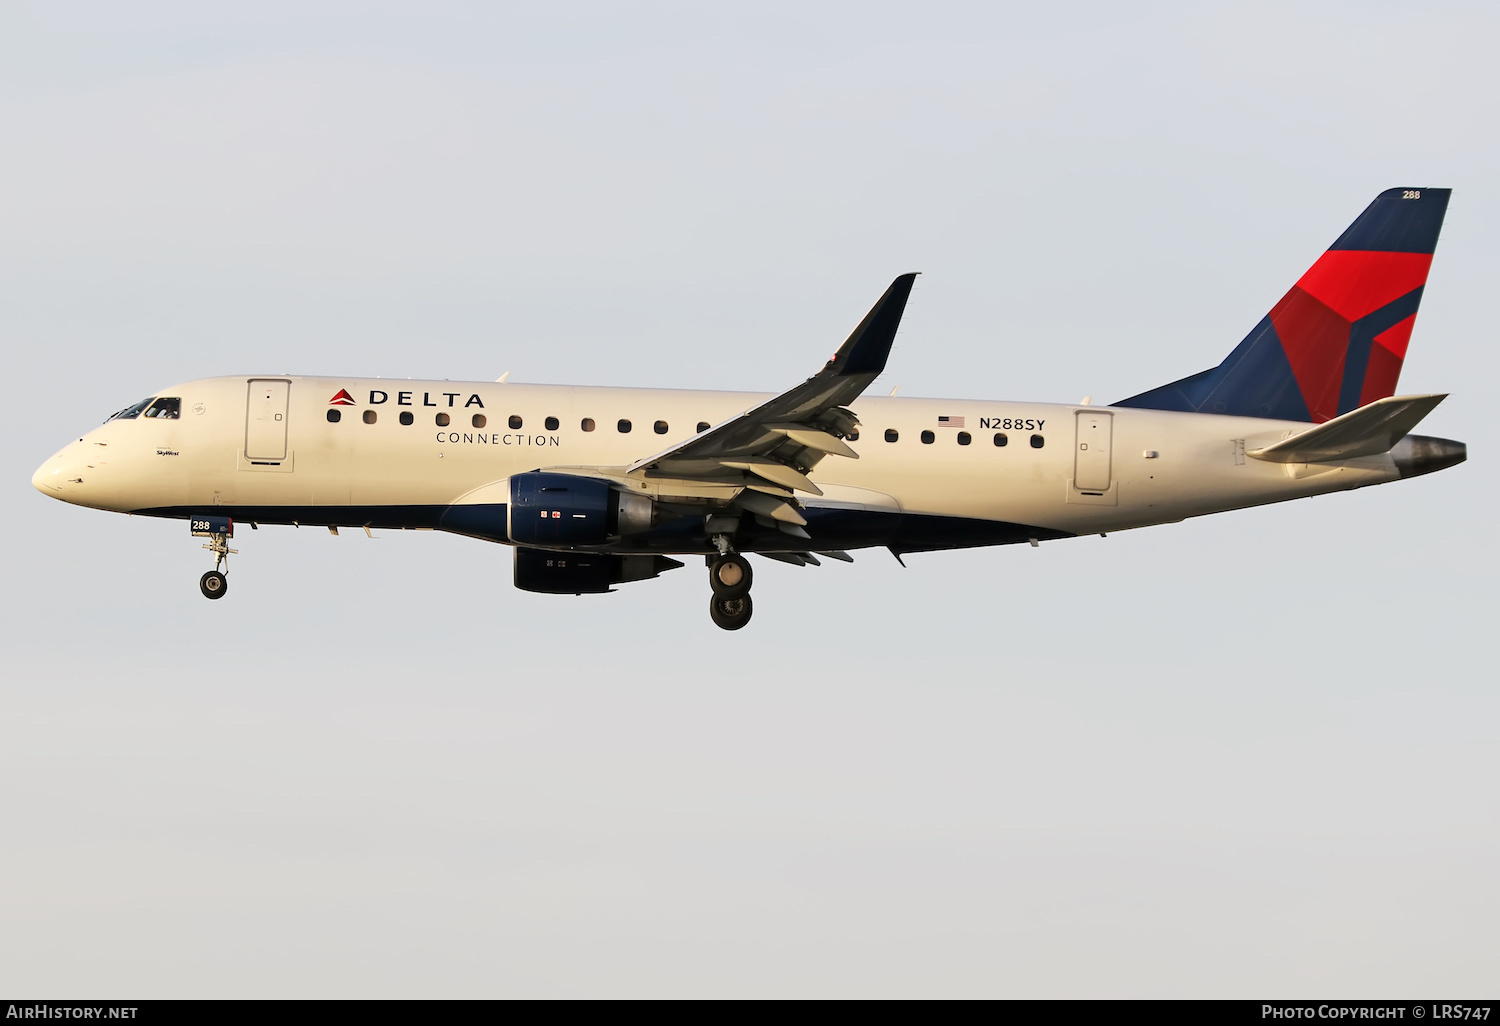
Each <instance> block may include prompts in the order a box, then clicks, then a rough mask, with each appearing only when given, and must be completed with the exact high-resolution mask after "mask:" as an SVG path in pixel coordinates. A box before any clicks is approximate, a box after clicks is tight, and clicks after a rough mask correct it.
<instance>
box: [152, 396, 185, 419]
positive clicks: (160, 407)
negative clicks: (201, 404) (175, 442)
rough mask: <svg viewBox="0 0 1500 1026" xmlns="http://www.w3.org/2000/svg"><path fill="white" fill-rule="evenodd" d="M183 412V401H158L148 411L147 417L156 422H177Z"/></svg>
mask: <svg viewBox="0 0 1500 1026" xmlns="http://www.w3.org/2000/svg"><path fill="white" fill-rule="evenodd" d="M181 412H182V400H181V399H158V400H156V402H154V403H152V404H151V408H150V409H149V410H147V411H146V416H147V417H152V418H155V419H156V420H176V419H177V417H178V415H179V414H180V413H181Z"/></svg>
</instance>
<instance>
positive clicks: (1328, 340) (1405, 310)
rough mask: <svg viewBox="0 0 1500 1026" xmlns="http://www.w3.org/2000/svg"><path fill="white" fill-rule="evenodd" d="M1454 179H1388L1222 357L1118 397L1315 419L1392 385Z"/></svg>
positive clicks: (1158, 405)
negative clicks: (1413, 183)
mask: <svg viewBox="0 0 1500 1026" xmlns="http://www.w3.org/2000/svg"><path fill="white" fill-rule="evenodd" d="M1452 191H1453V190H1451V189H1387V190H1386V191H1385V192H1382V193H1381V194H1380V195H1379V196H1377V197H1375V202H1374V203H1371V204H1370V205H1369V206H1368V207H1366V208H1365V212H1364V213H1363V214H1360V215H1359V217H1358V218H1357V219H1356V220H1355V222H1354V223H1353V224H1352V225H1350V226H1349V230H1348V231H1346V232H1344V234H1343V235H1340V236H1339V238H1338V241H1337V242H1335V243H1334V244H1333V245H1332V246H1330V247H1329V248H1328V252H1326V253H1324V254H1323V255H1322V256H1321V257H1320V258H1319V259H1318V262H1317V263H1315V264H1313V265H1312V267H1311V269H1309V270H1308V272H1307V273H1306V274H1304V275H1303V276H1302V278H1301V279H1300V280H1299V281H1298V282H1297V284H1295V285H1293V286H1292V290H1291V291H1290V292H1288V293H1287V294H1286V295H1285V296H1283V297H1282V299H1281V302H1279V303H1277V304H1276V305H1275V306H1274V307H1272V308H1271V312H1270V313H1269V314H1267V315H1266V316H1265V317H1264V318H1262V319H1261V322H1260V323H1259V324H1257V325H1256V326H1255V329H1254V330H1253V331H1251V332H1250V334H1249V335H1247V336H1245V340H1244V341H1243V342H1241V343H1240V344H1239V345H1238V346H1236V347H1235V350H1234V352H1232V353H1230V354H1229V356H1228V357H1227V358H1226V359H1225V360H1224V362H1223V363H1221V364H1219V366H1217V367H1215V368H1213V369H1212V370H1206V371H1203V372H1202V373H1199V374H1194V375H1193V376H1192V377H1188V378H1183V379H1182V380H1181V381H1174V382H1172V383H1171V384H1170V385H1162V386H1161V387H1160V388H1154V389H1152V390H1151V391H1149V392H1142V393H1141V394H1140V395H1137V396H1132V397H1130V398H1129V399H1125V400H1122V401H1121V402H1118V403H1115V405H1116V406H1135V407H1141V408H1144V409H1148V410H1181V411H1184V412H1192V413H1223V414H1230V415H1234V416H1240V417H1272V418H1275V419H1277V420H1306V421H1312V422H1313V423H1317V424H1321V423H1323V422H1324V421H1328V420H1332V419H1333V418H1335V417H1338V416H1340V415H1342V414H1345V413H1348V412H1350V411H1351V410H1355V409H1358V408H1359V407H1361V406H1364V405H1365V404H1366V403H1371V402H1374V401H1375V400H1377V399H1384V398H1386V397H1387V396H1390V395H1394V394H1395V392H1396V380H1397V378H1398V377H1399V376H1400V374H1401V363H1402V360H1403V359H1405V357H1406V346H1407V342H1408V341H1410V339H1411V329H1412V324H1413V323H1414V322H1415V321H1416V318H1417V307H1418V305H1419V304H1420V303H1421V302H1422V289H1423V287H1424V286H1425V285H1426V283H1427V270H1428V268H1429V267H1431V266H1432V253H1433V250H1435V249H1436V248H1437V240H1438V232H1439V231H1440V230H1441V229H1442V227H1443V215H1444V214H1445V213H1446V212H1447V210H1448V197H1449V195H1450V194H1451V193H1452Z"/></svg>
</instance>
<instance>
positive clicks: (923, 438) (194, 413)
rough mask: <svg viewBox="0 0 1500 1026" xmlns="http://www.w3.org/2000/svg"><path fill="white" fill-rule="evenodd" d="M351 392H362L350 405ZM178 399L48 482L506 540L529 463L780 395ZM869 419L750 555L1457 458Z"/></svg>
mask: <svg viewBox="0 0 1500 1026" xmlns="http://www.w3.org/2000/svg"><path fill="white" fill-rule="evenodd" d="M268 393H269V394H268ZM341 393H342V394H344V395H345V396H346V397H347V398H346V399H344V400H343V401H342V402H341V403H340V404H338V405H334V404H331V402H330V399H331V397H335V396H338V395H339V394H341ZM157 394H158V395H159V396H170V397H174V398H177V399H179V400H180V404H179V411H180V412H179V414H178V416H177V417H175V418H170V419H169V418H148V417H136V418H133V419H117V420H111V421H108V422H106V423H105V424H103V425H102V426H100V427H97V428H95V429H94V430H92V431H90V432H89V433H88V434H86V435H84V436H83V437H82V438H79V439H78V440H77V441H75V442H73V443H71V444H69V445H68V446H66V447H65V448H64V449H62V450H61V451H60V452H58V453H57V454H56V455H55V456H53V457H52V458H51V459H50V460H48V461H47V462H46V463H45V464H44V465H43V466H42V467H41V468H40V469H39V470H38V471H37V474H36V477H35V478H34V483H35V484H36V485H37V487H38V488H40V489H41V490H42V491H43V492H45V493H47V494H50V495H54V496H55V497H57V498H60V499H64V500H66V501H68V502H73V503H77V504H79V505H84V506H91V507H95V508H98V509H106V510H113V511H117V512H125V513H134V514H147V515H154V516H168V517H183V518H186V517H191V516H193V515H198V514H205V513H219V514H222V515H224V516H229V517H232V518H234V519H235V520H238V521H254V522H258V523H273V524H277V523H282V524H291V523H297V524H310V525H329V526H347V527H362V526H369V527H382V528H411V529H447V530H455V531H457V532H458V533H462V534H469V535H476V536H479V537H485V538H490V539H491V540H495V541H506V540H507V539H506V537H505V530H504V526H503V525H504V506H505V503H506V495H507V489H506V482H507V480H508V479H509V478H510V477H511V476H512V475H515V474H520V473H524V472H527V471H532V470H536V469H538V468H548V469H563V470H566V469H567V468H598V467H618V466H623V465H628V464H631V463H633V462H635V461H637V460H640V459H642V458H643V457H648V456H650V455H652V454H653V453H656V452H659V451H662V450H666V449H668V448H670V447H671V446H673V445H674V444H676V443H680V442H682V441H684V440H685V439H687V438H690V437H692V436H693V435H695V434H697V433H698V432H699V431H700V430H702V429H703V428H706V427H709V426H712V425H718V424H720V423H721V422H723V421H725V420H727V419H729V418H733V417H735V416H737V415H739V414H740V413H742V412H743V411H745V410H746V409H749V408H752V407H755V406H757V405H758V404H760V403H762V402H764V401H766V400H767V399H768V398H770V395H769V394H762V393H749V392H718V391H687V390H667V389H637V388H605V387H573V386H554V385H527V384H497V383H493V382H490V383H479V382H453V381H411V380H390V379H380V378H376V379H349V378H322V377H298V376H288V375H266V376H259V377H221V378H208V379H202V380H198V381H190V382H186V383H183V384H181V385H176V386H173V387H171V388H167V389H163V390H161V391H160V392H158V393H157ZM853 409H854V411H855V413H857V415H858V416H859V419H860V425H861V426H860V428H859V431H858V434H857V437H854V438H851V439H849V441H848V444H849V445H850V447H851V448H852V449H853V450H854V451H855V452H856V453H857V454H858V457H859V458H858V459H825V460H824V461H822V462H821V463H820V464H819V465H818V467H817V468H816V470H815V471H813V472H812V473H811V478H812V480H813V481H814V482H815V483H816V484H817V486H818V487H819V488H820V489H821V491H822V493H823V494H822V495H821V496H804V497H803V505H804V506H805V507H806V508H807V512H808V519H809V525H808V527H809V531H810V533H811V537H812V540H811V541H799V540H797V539H793V538H789V537H784V536H782V535H779V534H778V533H776V532H775V531H774V530H768V531H766V532H764V537H763V538H762V539H761V543H760V544H758V545H746V546H744V547H745V548H746V549H747V550H749V551H756V550H766V551H775V550H778V549H779V550H786V551H796V550H806V549H809V548H823V547H831V548H839V549H850V548H860V547H865V546H870V545H887V546H890V547H892V548H894V549H896V550H897V551H898V552H900V551H916V550H927V549H942V548H958V547H966V546H972V545H985V544H1004V543H1008V542H1019V541H1027V540H1031V539H1039V540H1046V539H1051V538H1059V537H1066V536H1071V535H1082V534H1096V533H1103V532H1109V531H1119V530H1124V529H1127V528H1134V527H1143V526H1147V525H1151V524H1161V523H1169V522H1174V521H1179V520H1182V519H1184V518H1186V517H1192V516H1198V515H1202V514H1206V513H1214V512H1219V511H1223V510H1229V509H1235V508H1240V507H1245V506H1253V505H1259V504H1263V503H1269V502H1278V501H1282V500H1286V499H1293V498H1300V497H1303V496H1309V495H1317V494H1321V493H1324V492H1331V491H1340V490H1344V489H1350V488H1359V487H1363V486H1365V485H1372V484H1380V483H1382V482H1386V481H1392V480H1396V479H1398V478H1400V477H1403V476H1411V475H1412V474H1414V473H1421V472H1425V470H1427V469H1437V468H1436V467H1435V466H1434V467H1430V468H1429V467H1426V466H1422V465H1420V460H1418V459H1415V458H1414V457H1413V455H1412V444H1411V440H1410V439H1409V440H1407V441H1406V442H1403V443H1402V444H1401V445H1398V446H1397V447H1396V448H1395V449H1394V450H1392V451H1391V452H1388V453H1382V454H1380V455H1377V456H1366V457H1361V458H1357V459H1352V460H1346V461H1341V462H1337V463H1322V464H1283V463H1268V462H1263V461H1261V460H1257V459H1252V458H1246V456H1245V453H1246V451H1247V450H1252V451H1253V450H1254V449H1256V448H1258V447H1260V446H1264V445H1268V444H1272V443H1274V442H1277V441H1280V440H1282V439H1284V438H1287V437H1290V436H1292V435H1294V434H1296V433H1298V432H1300V431H1303V430H1305V429H1306V427H1307V425H1306V424H1305V423H1296V422H1290V421H1276V420H1267V419H1264V418H1252V417H1229V416H1215V415H1211V414H1202V413H1176V412H1169V411H1161V410H1141V409H1128V408H1118V407H1108V406H1081V405H1066V404H1064V405H1059V404H1050V403H1027V402H998V401H982V400H974V399H924V398H908V397H873V396H864V397H861V398H860V399H859V400H858V401H857V402H856V403H854V404H853ZM960 425H961V426H960ZM584 472H585V473H588V472H589V471H588V470H587V469H585V470H584ZM632 487H639V488H640V490H641V491H642V493H643V494H646V495H647V496H649V497H652V498H656V497H657V493H658V492H659V491H660V490H661V488H662V486H661V485H659V484H655V483H653V481H652V480H651V479H650V478H649V477H647V478H646V479H644V480H642V481H640V482H638V483H637V484H635V485H632ZM667 490H668V491H670V486H667ZM481 510H487V511H488V512H487V513H483V514H481V513H480V512H479V511H481ZM466 511H467V512H468V513H469V515H468V516H464V515H463V514H464V513H465V512H466ZM683 520H691V518H690V517H677V518H674V519H673V520H672V521H671V522H670V523H667V524H661V525H657V526H656V527H654V528H653V529H651V530H648V531H644V532H641V533H638V534H636V535H634V536H628V537H622V538H620V539H618V540H613V541H611V542H609V543H608V544H606V545H603V546H597V548H602V549H605V550H608V551H616V552H662V553H674V552H675V553H708V552H712V551H714V546H713V544H712V543H711V541H710V538H709V536H708V534H707V533H706V532H705V531H704V530H703V526H702V518H699V519H698V521H697V523H684V522H682V521H683Z"/></svg>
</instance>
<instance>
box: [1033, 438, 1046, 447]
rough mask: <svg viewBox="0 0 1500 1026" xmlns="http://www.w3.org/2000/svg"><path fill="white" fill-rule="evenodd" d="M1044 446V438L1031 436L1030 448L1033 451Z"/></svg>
mask: <svg viewBox="0 0 1500 1026" xmlns="http://www.w3.org/2000/svg"><path fill="white" fill-rule="evenodd" d="M1046 444H1047V440H1046V439H1045V438H1043V437H1042V436H1041V435H1032V436H1031V447H1032V448H1033V449H1040V448H1041V447H1042V446H1044V445H1046Z"/></svg>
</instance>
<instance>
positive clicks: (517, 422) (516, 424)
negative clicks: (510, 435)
mask: <svg viewBox="0 0 1500 1026" xmlns="http://www.w3.org/2000/svg"><path fill="white" fill-rule="evenodd" d="M520 426H521V418H520V417H517V416H516V415H515V414H514V413H512V414H511V415H510V429H511V430H512V431H515V430H517V429H519V428H520Z"/></svg>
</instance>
